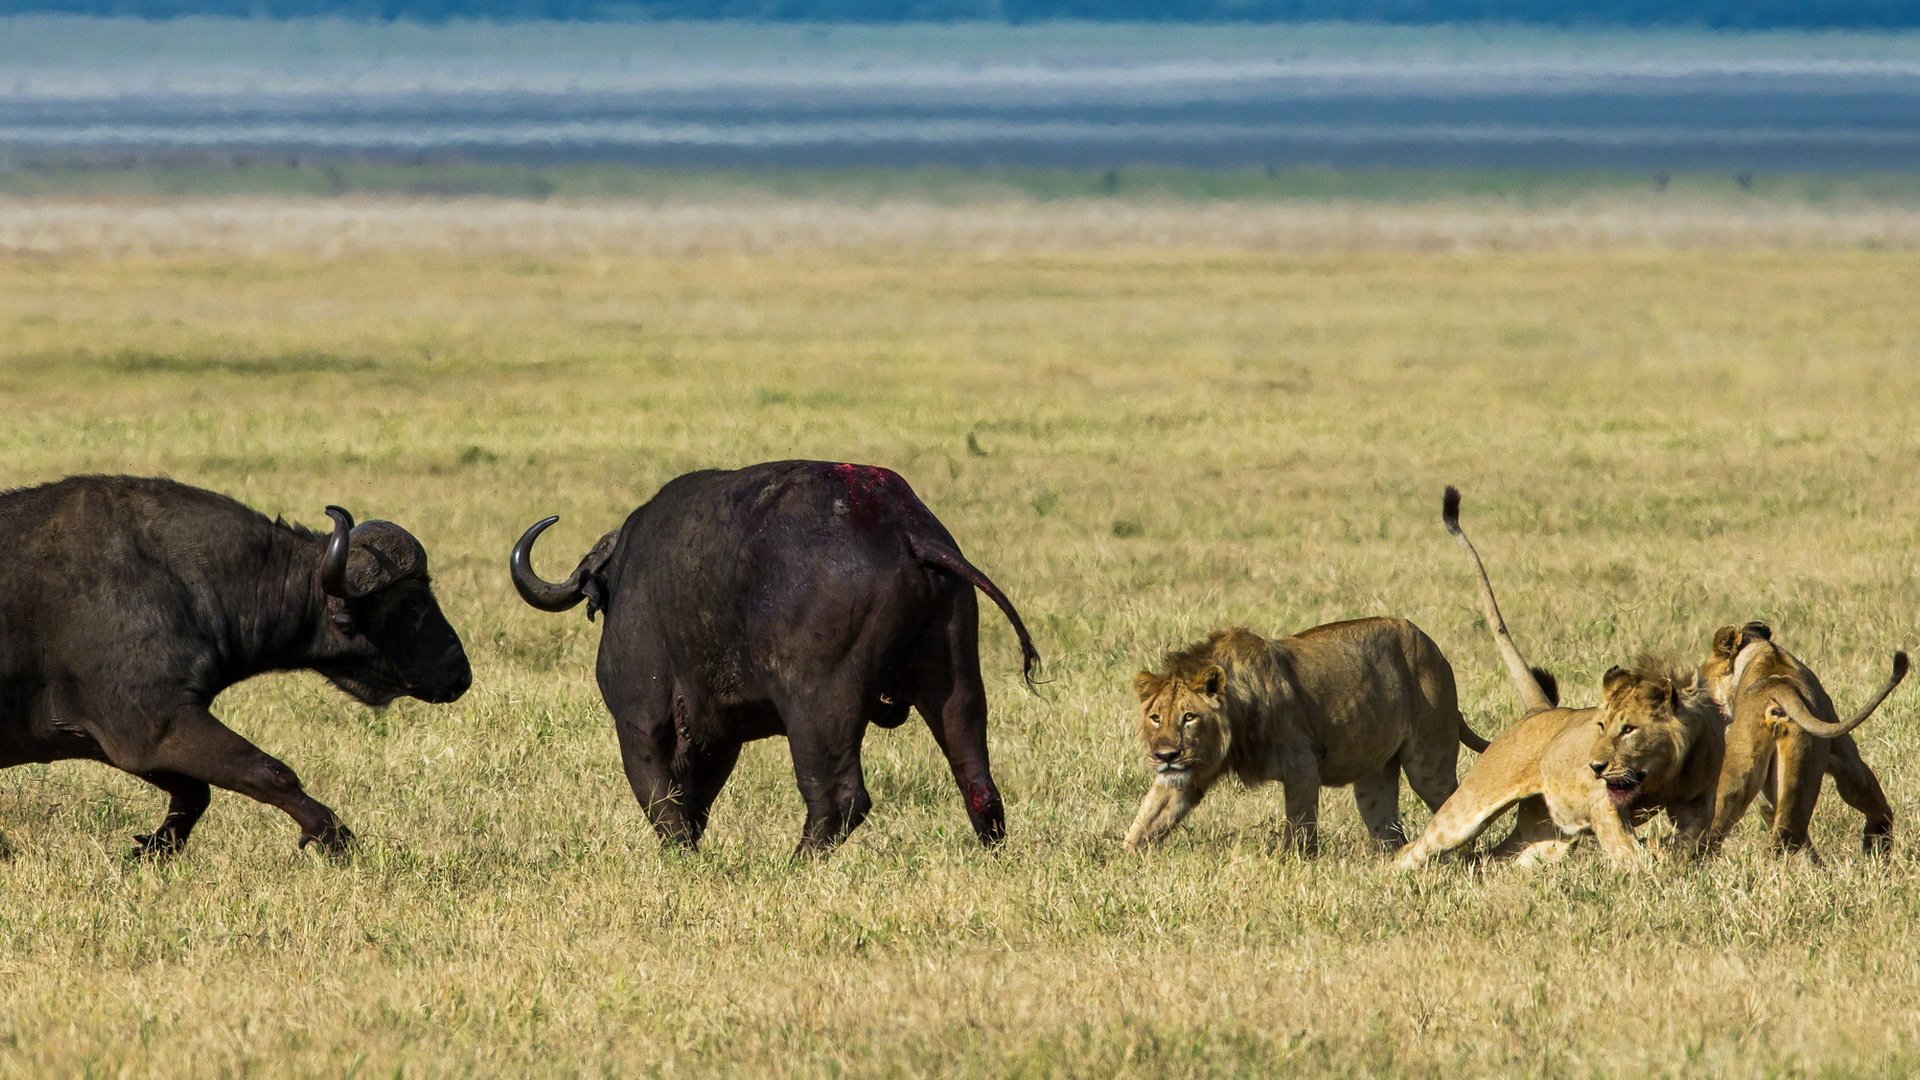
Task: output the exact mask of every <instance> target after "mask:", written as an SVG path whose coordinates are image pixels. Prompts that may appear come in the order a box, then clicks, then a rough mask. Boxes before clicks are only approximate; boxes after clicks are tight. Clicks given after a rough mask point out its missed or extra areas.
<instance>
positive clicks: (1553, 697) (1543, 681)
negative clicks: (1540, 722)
mask: <svg viewBox="0 0 1920 1080" xmlns="http://www.w3.org/2000/svg"><path fill="white" fill-rule="evenodd" d="M1527 670H1528V671H1531V672H1533V681H1534V682H1537V683H1539V684H1540V692H1541V693H1543V694H1545V695H1547V704H1549V705H1552V706H1553V707H1554V708H1556V709H1557V708H1559V707H1560V680H1559V679H1556V678H1554V677H1553V672H1551V671H1548V670H1547V669H1546V668H1543V667H1537V668H1528V669H1527Z"/></svg>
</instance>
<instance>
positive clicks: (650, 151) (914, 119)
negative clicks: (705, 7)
mask: <svg viewBox="0 0 1920 1080" xmlns="http://www.w3.org/2000/svg"><path fill="white" fill-rule="evenodd" d="M0 38H3V39H4V40H6V41H7V43H8V44H7V48H6V49H5V50H0V168H5V167H7V166H8V165H9V164H11V165H12V166H13V167H18V166H20V165H21V164H23V163H34V162H46V161H64V160H73V159H75V158H87V157H94V158H98V157H101V156H107V157H119V158H128V157H132V158H136V159H138V158H141V157H143V156H147V157H151V156H154V155H168V154H174V155H204V156H208V157H212V158H218V157H221V156H229V157H230V156H240V157H260V156H266V157H272V156H276V155H278V156H283V157H287V158H297V159H325V160H335V161H346V160H356V159H361V158H376V159H384V160H392V159H401V160H408V159H413V158H422V157H424V158H431V159H446V158H456V159H460V160H466V161H480V162H493V163H514V164H522V165H543V166H550V165H559V164H574V163H619V164H624V165H630V166H639V167H673V168H695V169H699V168H723V169H724V168H795V167H797V168H825V169H831V168H908V169H911V168H924V167H948V168H959V169H981V168H1055V169H1081V170H1085V169H1099V170H1106V169H1113V168H1126V167H1131V166H1140V165H1150V166H1167V167H1187V168H1209V169H1219V168H1265V169H1291V168H1299V167H1310V166H1318V167H1328V168H1334V169H1379V168H1388V169H1418V168H1453V169H1475V168H1499V169H1520V170H1595V169H1626V170H1635V171H1641V172H1647V173H1654V172H1662V171H1667V172H1679V171H1689V170H1692V171H1726V172H1736V173H1737V172H1761V171H1775V172H1778V171H1788V172H1821V171H1862V170H1866V171H1892V172H1902V171H1920V33H1896V34H1858V33H1819V34H1806V33H1787V32H1781V33H1760V34H1750V33H1732V34H1719V33H1707V32H1702V31H1632V32H1628V31H1599V32H1593V33H1575V32H1567V31H1558V30H1546V29H1538V28H1532V29H1529V28H1514V27H1507V28H1494V29H1488V28H1463V27H1443V28H1431V29H1409V28H1404V27H1368V26H1355V25H1312V26H1246V27H1220V26H1194V25H1183V26H1169V27H1152V28H1143V27H1140V26H1137V25H1135V26H1127V25H1095V24H1086V23H1062V24H1051V25H1045V26H1019V27H1007V26H985V25H980V24H960V25H932V26H883V27H874V26H866V27H804V26H795V25H791V24H782V25H762V24H732V25H727V24H708V23H657V24H639V23H623V24H609V25H605V26H588V25H585V24H579V23H529V24H516V25H512V26H508V25H499V24H486V23H457V24H448V25H443V26H422V25H417V24H406V23H394V24H364V23H351V22H345V21H340V20H316V21H307V22H255V21H247V20H219V19H186V20H181V21H178V22H169V23H148V22H139V21H132V20H89V19H74V18H25V19H8V20H0Z"/></svg>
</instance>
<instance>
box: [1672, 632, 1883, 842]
mask: <svg viewBox="0 0 1920 1080" xmlns="http://www.w3.org/2000/svg"><path fill="white" fill-rule="evenodd" d="M1772 639H1773V632H1772V631H1771V630H1769V629H1768V628H1767V626H1766V624H1765V623H1758V622H1750V623H1748V624H1746V625H1745V626H1723V627H1721V628H1720V629H1719V630H1718V631H1716V632H1715V633H1714V636H1713V651H1712V653H1711V654H1710V655H1709V656H1708V657H1707V660H1706V662H1705V663H1703V664H1702V665H1700V678H1701V681H1702V682H1704V683H1705V684H1706V685H1707V687H1708V688H1709V689H1710V690H1711V691H1712V692H1713V696H1714V700H1715V701H1717V702H1718V703H1719V705H1720V709H1721V711H1722V712H1723V713H1724V714H1725V715H1726V717H1727V720H1728V723H1727V729H1726V741H1727V751H1726V760H1725V762H1724V763H1723V764H1722V765H1721V768H1720V784H1719V791H1718V794H1717V797H1716V799H1715V806H1714V814H1713V825H1712V827H1711V829H1710V830H1709V833H1708V843H1709V844H1710V845H1711V846H1714V847H1718V846H1719V844H1720V843H1721V841H1723V840H1724V839H1726V836H1727V834H1728V833H1730V832H1731V831H1732V830H1733V827H1734V826H1735V825H1737V824H1739V822H1740V818H1741V816H1742V815H1744V814H1745V813H1746V811H1747V807H1748V805H1749V804H1751V803H1752V802H1753V801H1754V798H1755V797H1756V796H1758V797H1759V798H1760V800H1761V802H1762V804H1763V806H1762V811H1763V816H1764V817H1765V818H1766V819H1767V825H1768V830H1769V832H1770V834H1771V835H1772V838H1773V844H1774V847H1775V849H1776V850H1778V851H1780V852H1782V853H1787V854H1791V853H1795V852H1803V853H1805V854H1806V855H1808V856H1809V857H1812V858H1815V859H1816V860H1817V858H1818V856H1817V854H1816V853H1815V852H1814V850H1813V845H1812V843H1811V842H1810V841H1809V839H1808V826H1809V825H1810V824H1811V823H1812V821H1813V808H1814V804H1815V803H1816V802H1817V801H1818V800H1819V798H1820V778H1821V776H1822V775H1823V774H1830V775H1832V776H1833V778H1834V786H1835V787H1836V788H1838V790H1839V792H1840V797H1841V798H1842V799H1844V800H1846V802H1847V804H1848V805H1850V806H1852V807H1854V808H1855V809H1856V810H1859V811H1860V813H1861V814H1862V815H1863V816H1864V817H1865V819H1866V821H1865V824H1864V827H1863V829H1862V832H1861V837H1860V844H1861V847H1862V849H1863V850H1865V851H1866V852H1867V853H1868V854H1870V855H1878V854H1885V853H1886V852H1887V851H1888V850H1890V849H1891V847H1892V844H1893V809H1892V807H1891V806H1889V805H1888V804H1887V796H1886V793H1885V792H1884V791H1882V790H1881V789H1880V781H1879V778H1877V777H1876V776H1874V774H1873V770H1872V769H1870V768H1868V767H1867V763H1866V762H1865V761H1864V760H1862V759H1861V757H1860V747H1859V746H1858V745H1857V744H1856V743H1855V742H1854V741H1853V736H1851V735H1850V734H1848V732H1850V731H1852V730H1853V729H1854V728H1855V727H1857V726H1859V725H1860V724H1861V723H1864V722H1865V721H1866V719H1867V718H1868V717H1870V716H1872V715H1873V713H1874V710H1875V709H1877V708H1879V707H1880V703H1881V702H1883V701H1885V700H1886V699H1887V695H1888V694H1890V693H1892V692H1893V689H1894V687H1896V686H1898V685H1900V681H1901V680H1902V679H1904V678H1905V677H1906V674H1907V655H1906V654H1905V653H1902V652H1896V653H1894V654H1893V673H1892V675H1891V676H1890V677H1889V678H1888V680H1887V681H1886V683H1885V684H1883V685H1882V686H1881V688H1880V691H1879V693H1878V694H1876V695H1875V696H1874V697H1873V699H1872V700H1870V701H1868V702H1867V703H1866V705H1864V706H1863V707H1861V709H1860V711H1859V712H1857V713H1855V714H1854V715H1853V717H1852V718H1851V719H1849V720H1848V721H1847V722H1846V723H1844V724H1843V723H1841V722H1840V721H1839V720H1838V719H1837V716H1836V713H1835V710H1834V707H1833V702H1832V700H1831V699H1829V698H1828V697H1827V691H1826V688H1825V687H1823V686H1822V685H1821V684H1820V680H1819V678H1817V677H1816V676H1815V675H1814V673H1813V672H1812V670H1811V669H1809V668H1808V667H1807V666H1806V665H1805V664H1803V663H1801V662H1800V661H1799V660H1798V659H1797V658H1795V657H1794V656H1793V654H1791V653H1789V652H1787V650H1785V649H1783V648H1781V647H1780V646H1778V645H1776V644H1774V642H1773V640H1772Z"/></svg>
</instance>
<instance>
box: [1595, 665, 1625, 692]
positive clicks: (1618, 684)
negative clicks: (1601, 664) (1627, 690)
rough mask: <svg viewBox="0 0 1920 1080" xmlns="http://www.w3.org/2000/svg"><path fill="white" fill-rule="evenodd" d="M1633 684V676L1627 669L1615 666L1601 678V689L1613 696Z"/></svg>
mask: <svg viewBox="0 0 1920 1080" xmlns="http://www.w3.org/2000/svg"><path fill="white" fill-rule="evenodd" d="M1631 682H1633V676H1632V675H1631V674H1629V673H1628V672H1627V669H1626V668H1623V667H1621V666H1620V665H1618V664H1615V665H1614V666H1612V667H1610V668H1608V669H1607V673H1606V674H1605V675H1603V676H1601V678H1600V689H1601V690H1603V691H1605V692H1606V693H1608V694H1609V695H1611V694H1615V693H1618V692H1619V691H1620V690H1621V689H1622V688H1624V687H1625V686H1627V685H1628V684H1629V683H1631Z"/></svg>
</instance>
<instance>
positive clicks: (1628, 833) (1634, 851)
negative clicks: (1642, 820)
mask: <svg viewBox="0 0 1920 1080" xmlns="http://www.w3.org/2000/svg"><path fill="white" fill-rule="evenodd" d="M1591 815H1592V823H1593V837H1594V839H1596V840H1598V841H1600V850H1601V851H1602V852H1605V853H1606V856H1607V861H1608V862H1610V863H1612V864H1614V865H1615V866H1620V867H1625V868H1627V869H1629V870H1637V869H1640V868H1642V867H1644V866H1646V864H1647V851H1646V849H1645V848H1643V847H1641V846H1640V838H1639V837H1637V836H1635V835H1633V827H1632V826H1631V825H1629V824H1627V818H1626V814H1625V813H1623V812H1622V811H1621V810H1620V809H1619V808H1618V807H1616V806H1614V805H1613V800H1611V799H1609V798H1607V796H1606V789H1605V788H1602V789H1601V791H1600V793H1599V794H1598V795H1596V796H1594V802H1593V807H1592V810H1591Z"/></svg>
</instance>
